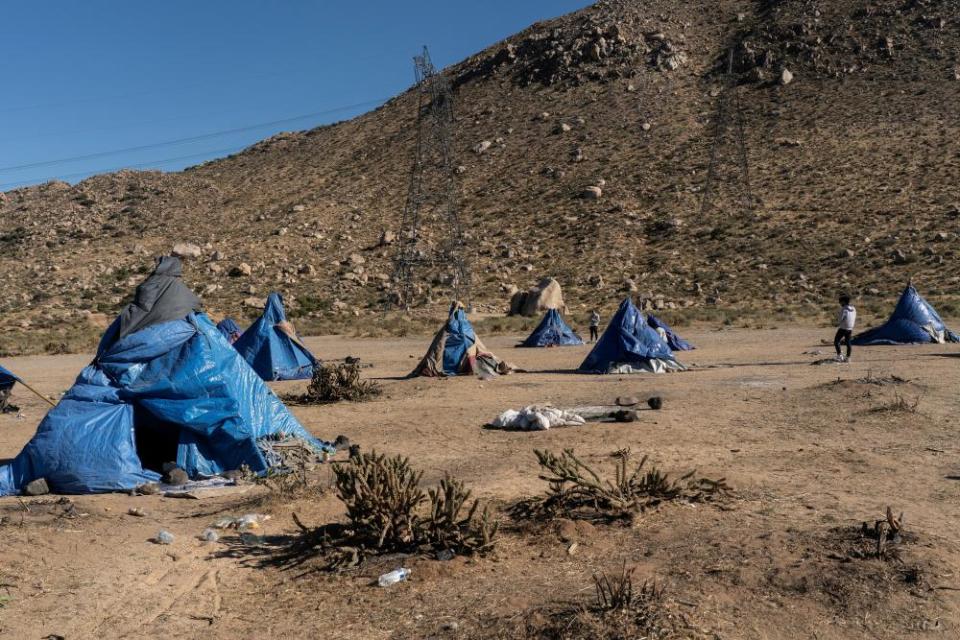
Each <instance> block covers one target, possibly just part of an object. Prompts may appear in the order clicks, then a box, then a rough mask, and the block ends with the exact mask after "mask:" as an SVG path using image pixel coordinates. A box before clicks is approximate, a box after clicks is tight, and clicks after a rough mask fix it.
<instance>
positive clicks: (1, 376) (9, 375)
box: [0, 366, 20, 413]
mask: <svg viewBox="0 0 960 640" xmlns="http://www.w3.org/2000/svg"><path fill="white" fill-rule="evenodd" d="M17 382H20V378H18V377H17V376H15V375H14V374H13V372H11V371H9V370H8V369H4V368H3V367H2V366H0V413H2V412H3V411H5V410H6V409H7V405H8V403H9V398H10V391H11V390H12V389H13V385H14V384H16V383H17ZM12 410H15V409H12Z"/></svg>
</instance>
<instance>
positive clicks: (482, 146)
mask: <svg viewBox="0 0 960 640" xmlns="http://www.w3.org/2000/svg"><path fill="white" fill-rule="evenodd" d="M492 146H493V143H492V142H490V141H489V140H484V141H483V142H481V143H479V144H478V145H476V146H475V147H474V148H473V152H474V153H475V154H477V155H481V154H483V153H486V151H487V149H489V148H490V147H492Z"/></svg>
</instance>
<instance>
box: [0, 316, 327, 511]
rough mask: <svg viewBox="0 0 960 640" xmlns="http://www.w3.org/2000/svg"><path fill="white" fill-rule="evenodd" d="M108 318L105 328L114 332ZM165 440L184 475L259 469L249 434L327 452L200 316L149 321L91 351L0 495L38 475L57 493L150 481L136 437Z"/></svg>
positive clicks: (6, 473)
mask: <svg viewBox="0 0 960 640" xmlns="http://www.w3.org/2000/svg"><path fill="white" fill-rule="evenodd" d="M120 322H121V318H118V319H117V320H116V321H115V322H114V325H113V326H112V327H111V328H110V329H109V330H108V333H110V332H111V331H112V332H119V330H120V329H119V324H120ZM157 433H160V434H161V435H160V437H161V438H162V439H166V440H169V441H170V451H169V455H170V458H173V457H174V456H175V458H176V462H177V464H178V465H179V466H180V467H182V468H183V469H184V470H185V471H186V472H187V473H188V474H189V475H190V477H192V478H196V477H200V476H205V475H213V474H216V473H221V472H224V471H228V470H232V469H239V468H240V467H241V466H242V465H247V466H248V467H249V468H250V469H251V470H252V471H254V472H258V473H261V472H264V471H266V470H267V464H266V462H265V461H264V459H263V456H262V454H261V453H260V451H259V449H258V447H257V440H258V439H260V438H263V437H266V436H270V435H280V434H283V435H290V436H295V437H299V438H302V439H304V440H306V441H308V442H310V443H311V444H313V445H314V446H316V447H317V449H318V451H329V452H333V448H332V446H331V445H329V444H327V443H323V442H321V441H319V440H316V439H315V438H313V436H311V435H310V434H309V433H308V432H307V431H306V430H305V429H304V428H303V426H301V425H300V423H299V422H297V420H296V418H294V417H293V415H292V414H291V413H290V412H289V411H288V410H287V408H286V407H285V406H284V405H283V403H282V402H280V400H279V399H278V398H277V397H276V395H274V394H273V392H272V391H271V390H270V389H269V388H268V387H267V386H266V385H265V384H264V383H263V381H262V380H260V378H259V377H258V376H257V375H256V374H255V373H254V372H253V371H252V370H251V369H250V367H249V366H247V363H246V362H244V361H243V359H242V358H241V357H240V355H239V354H238V353H237V352H236V351H235V350H234V349H233V348H232V347H231V346H230V345H229V344H228V343H227V341H226V340H225V339H224V338H223V336H222V335H221V334H220V332H219V331H217V329H216V327H215V326H214V325H213V323H212V322H210V320H209V319H208V318H207V317H206V316H205V315H203V314H194V313H191V314H189V315H188V316H186V318H185V319H180V320H174V321H170V322H165V323H160V324H153V325H151V326H149V327H147V328H145V329H141V330H140V331H137V332H135V333H132V334H130V335H128V336H126V337H124V338H121V339H119V340H117V341H116V342H115V343H113V344H111V345H109V346H108V347H106V348H104V349H103V350H101V351H99V352H98V353H97V357H96V359H95V360H94V363H93V364H91V365H89V366H87V367H86V368H85V369H84V370H83V371H82V372H81V373H80V376H79V377H78V378H77V380H76V382H75V383H74V386H73V387H72V388H71V389H70V390H69V391H68V392H67V393H66V395H65V396H64V397H63V398H62V399H61V400H60V403H59V404H58V405H57V406H56V407H55V408H53V409H52V410H51V411H50V412H49V413H48V414H47V415H46V417H45V418H44V419H43V421H42V422H41V423H40V426H39V427H38V428H37V433H36V434H35V435H34V437H33V439H32V440H30V442H29V443H28V444H27V446H26V447H25V448H24V449H23V451H22V452H21V453H20V454H19V455H18V456H17V457H16V458H15V459H14V460H13V461H12V462H11V463H10V464H8V465H6V466H2V467H0V495H9V494H15V493H18V492H19V491H20V490H21V488H22V487H23V486H24V485H25V484H27V483H28V482H30V481H32V480H35V479H37V478H41V477H42V478H46V480H47V483H48V484H49V486H50V488H51V490H53V491H54V492H58V493H97V492H105V491H117V490H127V489H132V488H134V487H136V486H138V485H140V484H143V483H144V482H148V481H156V480H158V479H159V477H160V476H159V474H158V473H156V472H155V471H151V470H149V469H146V468H144V464H143V460H144V459H150V458H152V459H154V460H155V461H159V460H158V457H159V458H160V460H162V458H163V457H164V456H166V455H167V451H160V452H158V451H156V450H150V449H149V448H148V446H147V444H145V441H144V436H145V434H154V436H155V434H157Z"/></svg>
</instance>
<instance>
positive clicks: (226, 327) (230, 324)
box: [217, 318, 243, 344]
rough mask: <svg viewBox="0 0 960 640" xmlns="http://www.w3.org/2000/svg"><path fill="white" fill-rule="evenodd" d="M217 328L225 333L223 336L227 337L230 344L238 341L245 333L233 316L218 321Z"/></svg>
mask: <svg viewBox="0 0 960 640" xmlns="http://www.w3.org/2000/svg"><path fill="white" fill-rule="evenodd" d="M217 329H219V331H220V333H222V334H223V337H224V338H226V339H227V342H229V343H230V344H233V343H234V342H236V341H237V340H238V339H239V338H240V336H241V335H242V334H243V331H241V330H240V325H238V324H237V323H236V321H235V320H234V319H233V318H224V319H223V320H221V321H220V322H218V323H217Z"/></svg>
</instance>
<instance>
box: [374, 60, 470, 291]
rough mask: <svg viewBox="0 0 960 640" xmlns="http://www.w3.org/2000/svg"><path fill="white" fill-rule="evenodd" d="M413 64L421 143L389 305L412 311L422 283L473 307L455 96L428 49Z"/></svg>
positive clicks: (404, 213)
mask: <svg viewBox="0 0 960 640" xmlns="http://www.w3.org/2000/svg"><path fill="white" fill-rule="evenodd" d="M413 60H414V67H415V72H416V80H417V94H418V104H417V143H416V152H415V156H414V161H413V168H412V169H411V171H410V184H409V187H408V189H407V200H406V204H405V205H404V208H403V218H402V221H401V225H400V234H399V235H398V237H397V249H396V254H395V257H394V282H395V283H396V287H397V291H396V293H397V295H396V297H395V298H394V299H393V300H391V301H390V302H395V303H397V304H398V306H400V307H402V308H404V309H409V308H410V307H411V306H413V304H414V301H415V298H416V297H417V296H418V295H419V294H420V291H421V290H422V288H421V286H420V284H419V283H429V282H438V283H440V284H442V285H445V286H449V287H450V288H451V290H452V294H453V297H454V299H463V300H464V301H465V302H467V303H468V304H469V296H470V273H469V271H468V268H467V262H466V242H465V240H464V234H463V226H462V224H461V222H460V214H459V209H458V208H459V202H458V200H459V198H458V196H459V184H458V181H457V177H456V166H455V165H454V158H453V140H454V119H453V92H452V89H451V86H450V81H449V80H448V79H447V78H446V77H445V76H444V75H443V74H442V73H440V72H438V71H437V69H436V68H434V66H433V63H432V62H431V61H430V53H429V52H428V51H427V48H426V47H424V48H423V54H422V55H419V56H416V57H415V58H414V59H413ZM388 304H389V302H388Z"/></svg>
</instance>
